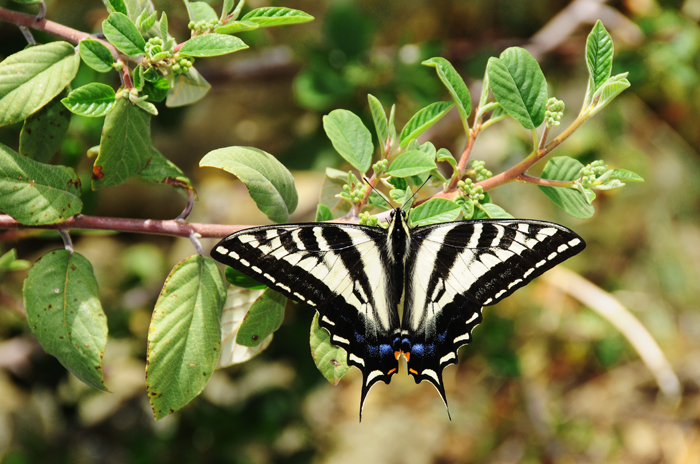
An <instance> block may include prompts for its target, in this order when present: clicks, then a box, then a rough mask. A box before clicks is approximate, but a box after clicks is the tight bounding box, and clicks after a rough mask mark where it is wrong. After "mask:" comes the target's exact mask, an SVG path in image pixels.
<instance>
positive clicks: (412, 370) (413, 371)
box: [408, 369, 418, 375]
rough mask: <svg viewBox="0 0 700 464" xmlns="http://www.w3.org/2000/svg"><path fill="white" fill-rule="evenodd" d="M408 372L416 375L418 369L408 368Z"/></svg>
mask: <svg viewBox="0 0 700 464" xmlns="http://www.w3.org/2000/svg"><path fill="white" fill-rule="evenodd" d="M408 372H410V373H411V374H414V375H418V371H416V370H415V369H409V370H408Z"/></svg>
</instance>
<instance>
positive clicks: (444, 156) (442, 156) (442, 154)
mask: <svg viewBox="0 0 700 464" xmlns="http://www.w3.org/2000/svg"><path fill="white" fill-rule="evenodd" d="M435 156H436V160H437V161H438V162H441V161H445V162H447V163H449V165H450V166H452V169H453V170H454V169H456V168H457V160H456V159H455V157H454V156H452V153H450V150H448V149H447V148H441V149H439V150H438V151H437V154H436V155H435Z"/></svg>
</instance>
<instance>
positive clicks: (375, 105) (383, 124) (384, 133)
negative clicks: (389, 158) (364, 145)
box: [367, 94, 389, 153]
mask: <svg viewBox="0 0 700 464" xmlns="http://www.w3.org/2000/svg"><path fill="white" fill-rule="evenodd" d="M367 100H368V101H369V110H370V112H371V113H372V120H373V121H374V128H375V129H376V131H377V138H378V139H379V146H380V147H381V149H382V153H384V144H385V143H386V139H387V138H388V137H389V131H388V129H387V120H386V113H385V112H384V107H383V106H382V103H381V102H380V101H379V100H378V99H377V97H375V96H374V95H372V94H367Z"/></svg>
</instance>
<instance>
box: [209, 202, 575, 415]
mask: <svg viewBox="0 0 700 464" xmlns="http://www.w3.org/2000/svg"><path fill="white" fill-rule="evenodd" d="M584 248H585V243H584V242H583V240H582V239H581V237H579V236H578V235H577V234H575V233H574V232H572V231H571V230H569V229H567V228H565V227H563V226H560V225H558V224H554V223H549V222H543V221H533V220H523V219H485V220H475V221H459V222H451V223H444V224H434V225H429V226H423V227H416V228H414V229H411V228H410V227H409V226H408V223H407V220H406V212H405V211H403V210H401V209H400V208H397V209H395V210H394V211H392V214H391V220H390V223H389V226H388V228H387V229H386V230H384V229H381V228H377V227H369V226H361V225H352V224H334V223H308V224H284V225H272V226H263V227H256V228H251V229H246V230H242V231H239V232H236V233H234V234H232V235H230V236H228V237H226V238H225V239H223V240H222V241H221V242H219V244H217V245H216V246H215V247H214V249H213V250H212V252H211V254H212V257H213V258H215V259H216V260H218V261H220V262H222V263H224V264H227V265H229V266H231V267H233V268H235V269H237V270H239V271H241V272H243V273H244V274H247V275H249V276H251V277H253V278H255V279H256V280H259V281H261V282H263V283H265V284H267V285H268V286H270V287H271V288H273V289H275V290H277V291H279V292H280V293H282V294H283V295H285V296H286V297H288V298H290V299H292V300H294V301H296V302H298V303H301V304H305V305H308V306H311V307H313V308H314V309H316V310H317V311H318V313H319V323H320V325H321V326H322V327H324V328H325V329H327V330H328V332H329V333H330V334H331V343H333V344H334V345H337V346H341V347H343V348H344V349H345V350H346V351H347V353H348V364H350V365H352V366H355V367H357V368H359V369H360V370H361V371H362V374H363V382H362V395H361V403H360V414H362V407H363V405H364V400H365V398H366V395H367V393H368V392H369V390H370V388H371V387H372V386H373V385H374V384H375V383H376V382H379V381H383V382H385V383H389V382H390V380H391V376H392V375H393V374H395V373H396V372H397V370H398V362H399V359H400V357H401V356H403V357H404V358H405V359H406V361H407V366H408V372H409V374H410V375H412V376H413V377H414V379H415V381H416V383H419V382H421V381H423V380H427V381H429V382H430V383H432V384H433V385H434V386H435V387H436V389H437V390H438V392H439V393H440V396H441V397H442V399H443V401H444V402H445V405H447V399H446V396H445V390H444V386H443V383H442V371H443V369H444V368H445V367H446V366H448V365H449V364H455V363H456V362H457V349H458V348H459V347H460V346H462V345H464V344H467V343H469V342H470V341H471V331H472V329H473V328H474V327H475V326H476V325H478V324H479V323H480V322H481V320H482V316H481V309H482V307H483V306H486V305H491V304H494V303H496V302H498V301H500V300H501V299H503V298H505V297H506V296H508V295H510V294H511V293H512V292H513V291H515V290H516V289H517V288H520V287H522V286H523V285H525V284H526V283H528V282H529V281H530V280H532V279H533V278H534V277H536V276H538V275H540V274H542V273H543V272H544V271H546V270H547V269H550V268H552V267H553V266H555V265H556V264H558V263H560V262H562V261H564V260H566V259H568V258H570V257H571V256H573V255H575V254H577V253H579V252H580V251H581V250H583V249H584Z"/></svg>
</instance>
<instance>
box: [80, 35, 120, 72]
mask: <svg viewBox="0 0 700 464" xmlns="http://www.w3.org/2000/svg"><path fill="white" fill-rule="evenodd" d="M78 50H80V58H82V59H83V61H84V62H85V64H86V65H88V66H90V67H91V68H92V69H94V70H95V71H98V72H102V73H105V72H109V71H111V70H112V69H114V68H112V65H113V64H114V57H113V56H112V52H110V51H109V48H107V47H106V46H105V44H103V43H102V42H100V41H99V40H94V39H83V40H81V41H80V44H79V45H78Z"/></svg>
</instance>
